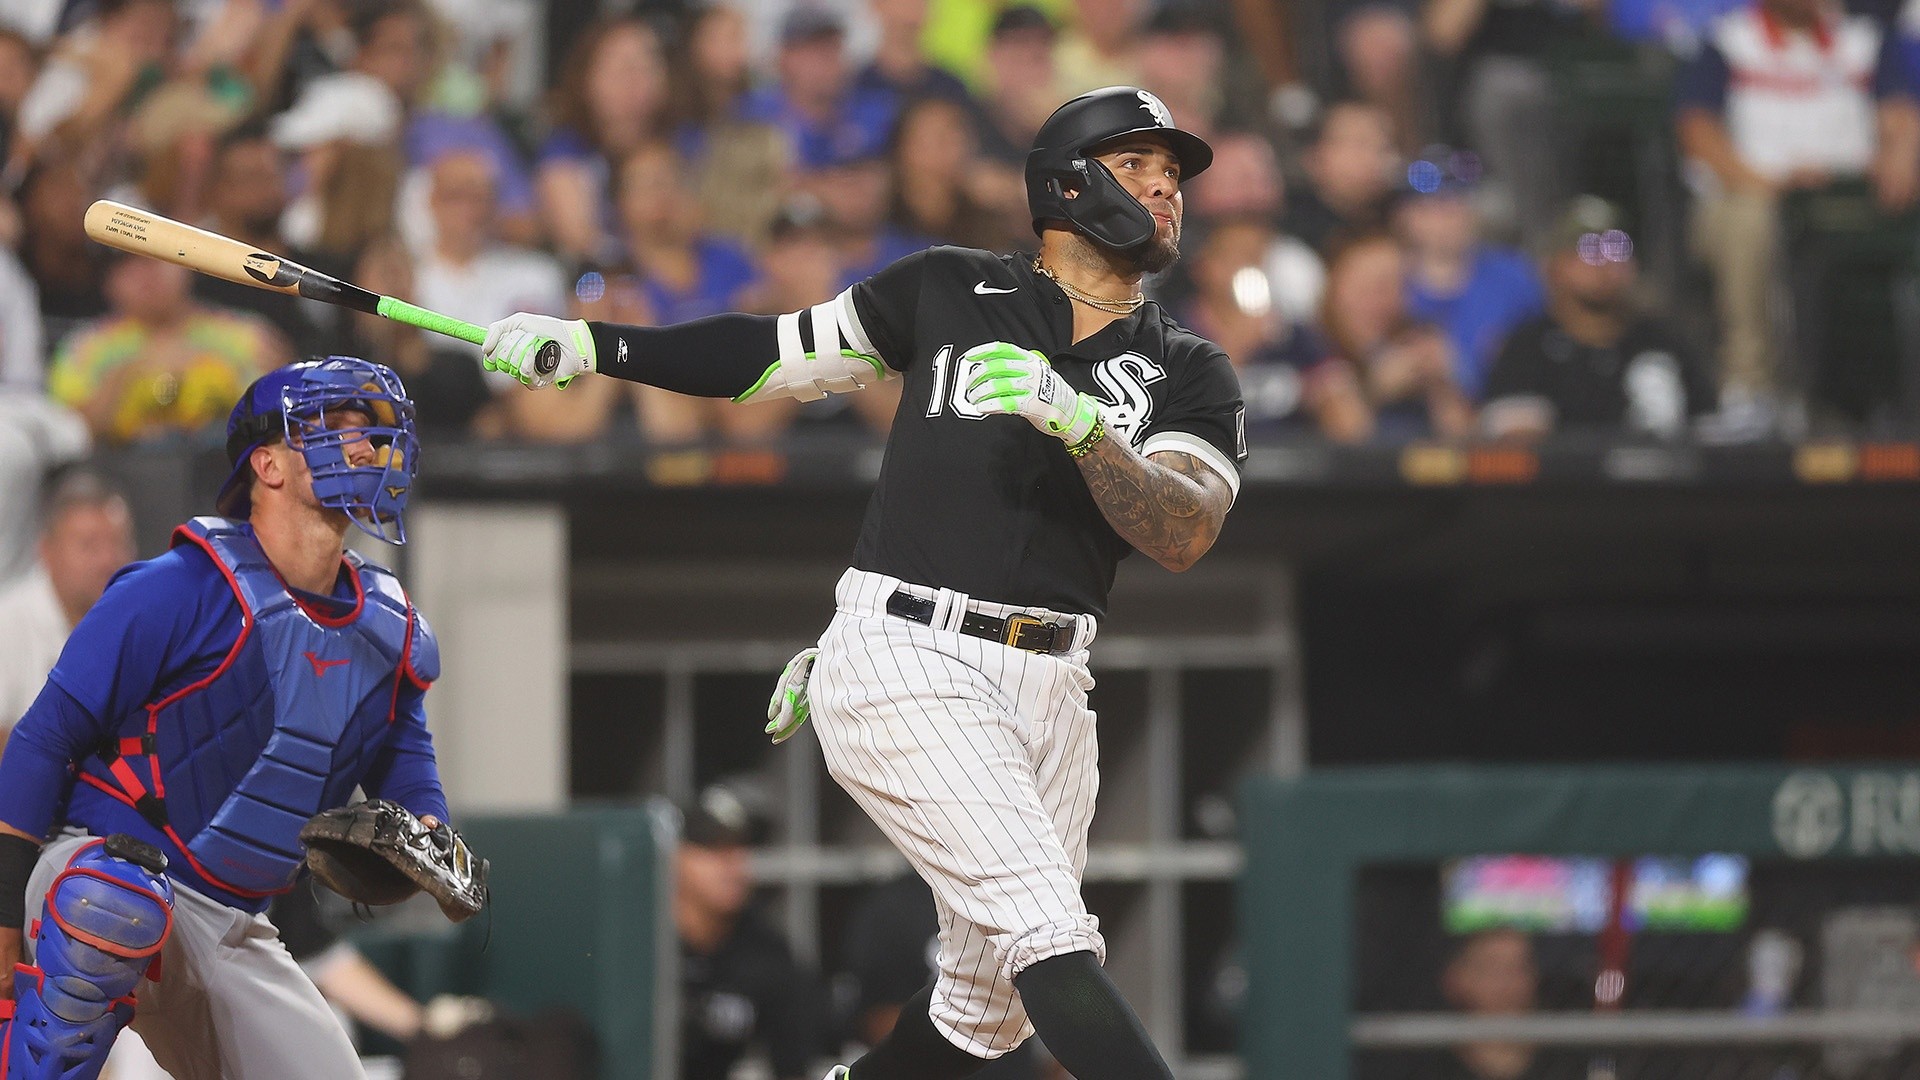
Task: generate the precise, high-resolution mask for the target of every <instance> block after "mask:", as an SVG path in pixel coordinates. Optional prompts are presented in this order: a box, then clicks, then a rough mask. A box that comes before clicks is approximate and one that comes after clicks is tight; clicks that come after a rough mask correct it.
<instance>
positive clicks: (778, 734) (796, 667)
mask: <svg viewBox="0 0 1920 1080" xmlns="http://www.w3.org/2000/svg"><path fill="white" fill-rule="evenodd" d="M819 656H820V650H819V649H813V648H808V649H802V650H800V653H799V655H797V656H795V657H794V658H793V659H791V660H789V661H787V669H786V670H785V671H782V672H781V673H780V682H779V683H778V684H776V685H775V686H774V688H773V699H772V700H771V701H768V702H767V728H766V731H767V735H768V736H769V737H771V738H772V739H773V744H774V745H775V746H778V745H780V744H781V743H783V742H786V741H787V740H788V739H791V738H793V737H794V735H795V734H796V733H798V732H799V730H800V729H801V728H803V727H805V726H806V724H807V718H808V717H810V716H812V715H813V702H812V700H811V699H809V698H808V696H807V680H808V679H810V678H812V677H813V662H814V661H815V660H816V659H818V658H819Z"/></svg>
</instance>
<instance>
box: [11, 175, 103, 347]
mask: <svg viewBox="0 0 1920 1080" xmlns="http://www.w3.org/2000/svg"><path fill="white" fill-rule="evenodd" d="M88 191H89V189H88V187H87V184H86V183H85V181H84V180H83V179H82V178H81V176H80V171H79V169H78V168H77V167H75V165H74V163H73V162H71V161H68V160H65V159H57V160H43V161H41V162H40V163H39V164H37V165H35V166H34V167H33V168H32V169H30V170H29V171H28V172H27V176H26V179H25V180H24V181H23V182H22V184H21V187H20V217H21V237H20V261H21V262H22V263H23V264H24V265H25V266H26V269H27V273H28V275H29V276H31V277H32V278H33V281H34V284H35V285H36V286H37V287H38V289H39V292H40V317H41V320H42V324H43V326H44V329H45V338H46V340H47V341H58V340H59V339H60V338H61V337H63V336H65V334H66V333H67V332H68V331H69V330H71V329H73V328H74V327H75V326H78V325H79V324H80V323H82V322H83V321H85V320H87V319H91V318H93V317H95V316H97V315H100V314H101V313H102V312H104V311H106V309H107V301H106V290H105V278H106V268H105V263H104V259H105V249H104V248H102V247H101V246H100V245H98V244H96V243H94V242H93V241H91V240H89V239H87V232H86V229H85V228H83V227H82V226H83V223H84V221H85V218H86V214H87V202H88Z"/></svg>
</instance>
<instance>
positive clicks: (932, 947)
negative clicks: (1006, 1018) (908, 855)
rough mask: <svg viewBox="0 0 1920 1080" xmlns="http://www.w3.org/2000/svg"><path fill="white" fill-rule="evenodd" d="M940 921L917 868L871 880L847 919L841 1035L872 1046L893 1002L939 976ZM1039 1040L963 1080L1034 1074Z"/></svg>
mask: <svg viewBox="0 0 1920 1080" xmlns="http://www.w3.org/2000/svg"><path fill="white" fill-rule="evenodd" d="M939 951H940V920H939V913H938V911H937V910H936V909H935V907H934V903H933V890H931V889H929V888H927V884H926V882H924V881H921V880H920V877H919V875H917V874H902V875H901V876H899V877H897V878H895V879H893V880H892V881H889V882H887V883H885V884H882V885H876V886H874V887H873V888H872V889H871V890H869V891H868V892H867V894H866V896H864V897H862V898H861V900H860V903H859V906H857V907H856V908H854V911H853V916H852V918H850V919H848V920H847V936H846V940H845V943H844V945H843V946H842V948H841V961H840V968H841V970H840V974H839V975H838V976H837V977H836V979H835V986H834V994H835V997H836V998H839V999H841V1000H840V1004H841V1007H842V1009H843V1010H844V1011H845V1012H846V1013H847V1014H848V1015H847V1024H846V1027H847V1033H848V1034H849V1035H850V1036H851V1037H852V1038H853V1039H854V1040H855V1041H856V1042H859V1043H860V1044H861V1045H862V1046H874V1045H877V1044H878V1043H879V1042H880V1040H881V1039H884V1038H886V1036H887V1033H888V1032H890V1031H892V1030H893V1025H894V1024H895V1023H896V1022H897V1021H898V1020H899V1018H900V1007H901V1006H903V1005H905V1004H906V1003H907V1000H908V999H909V998H911V997H913V995H914V994H916V993H918V992H919V990H920V988H921V987H923V986H925V985H927V984H928V983H930V982H932V981H933V978H934V976H935V975H936V974H938V972H937V969H936V968H935V966H934V958H935V957H936V956H937V955H938V954H939ZM1038 1042H1039V1041H1038V1040H1037V1039H1029V1040H1027V1041H1026V1042H1024V1043H1021V1044H1020V1046H1019V1047H1018V1048H1016V1049H1015V1050H1014V1051H1013V1052H1011V1053H1009V1054H1005V1055H1002V1056H1001V1057H998V1058H995V1059H994V1060H993V1061H991V1062H988V1063H986V1064H985V1065H984V1066H983V1067H982V1068H981V1069H979V1070H978V1071H976V1072H972V1073H969V1074H968V1076H969V1080H1039V1078H1040V1077H1041V1076H1042V1075H1043V1074H1042V1072H1041V1066H1040V1060H1039V1054H1038V1053H1037V1050H1038Z"/></svg>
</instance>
